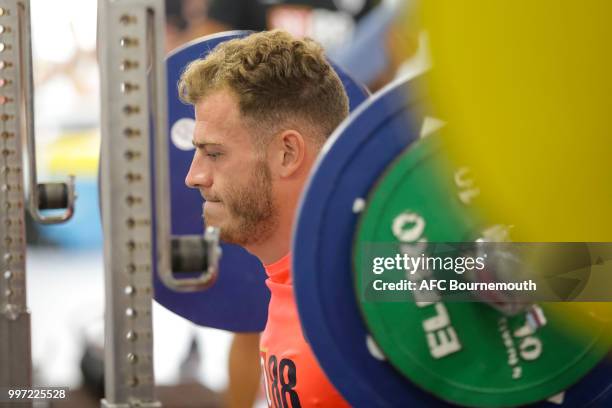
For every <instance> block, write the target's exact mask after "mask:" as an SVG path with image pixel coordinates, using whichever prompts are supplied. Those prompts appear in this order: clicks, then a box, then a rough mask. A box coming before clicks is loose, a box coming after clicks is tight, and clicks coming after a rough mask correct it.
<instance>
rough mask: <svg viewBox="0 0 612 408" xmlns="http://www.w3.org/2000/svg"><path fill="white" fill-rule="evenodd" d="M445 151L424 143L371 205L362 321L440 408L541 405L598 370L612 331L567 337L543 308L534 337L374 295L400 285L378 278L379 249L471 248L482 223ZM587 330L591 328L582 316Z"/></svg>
mask: <svg viewBox="0 0 612 408" xmlns="http://www.w3.org/2000/svg"><path fill="white" fill-rule="evenodd" d="M441 151H442V147H441V142H440V140H439V138H438V135H432V136H429V137H427V138H425V139H423V140H420V141H419V142H418V143H417V144H415V145H413V146H412V147H410V148H409V149H408V150H407V151H406V152H405V153H404V154H403V155H401V156H400V157H399V158H398V159H397V160H396V161H395V162H394V163H393V164H392V165H391V166H390V167H389V168H388V169H387V171H386V173H385V174H384V175H383V177H382V178H381V179H380V180H379V181H378V183H377V185H376V186H375V188H374V189H373V190H372V191H371V193H370V195H369V197H368V199H367V203H366V206H365V208H364V209H363V211H362V214H361V216H360V219H359V225H358V229H357V233H356V234H355V241H354V248H353V249H354V253H353V265H354V282H355V289H356V293H357V299H358V303H359V305H360V308H361V312H362V314H363V318H364V320H365V322H366V325H367V327H368V328H369V330H370V332H371V334H372V336H373V338H374V340H375V342H376V344H377V345H378V346H379V348H380V349H381V351H382V353H383V354H384V355H385V357H386V358H387V359H388V360H389V362H390V363H391V364H392V365H393V366H394V367H395V368H396V369H397V370H398V371H400V372H401V373H402V374H403V375H404V376H405V377H407V378H408V379H410V380H411V381H412V382H414V383H416V384H417V385H419V386H420V387H422V388H424V389H425V390H427V391H429V392H430V393H433V394H434V395H436V396H437V397H439V398H441V399H443V400H446V401H449V402H452V403H456V404H460V405H466V406H474V407H501V406H517V405H523V404H529V403H533V402H537V401H541V400H544V399H546V398H548V397H550V396H552V395H555V394H556V393H559V392H561V391H563V390H565V389H567V388H568V387H570V386H571V385H572V384H575V383H577V382H578V381H579V380H580V379H581V378H582V377H583V376H584V375H585V374H587V373H588V371H590V370H591V369H592V368H593V367H594V366H595V365H596V364H597V363H598V362H599V361H601V360H602V358H603V357H604V355H605V354H606V353H607V352H608V351H609V346H610V344H609V340H607V338H609V337H611V336H610V327H609V326H604V325H603V324H597V323H596V322H595V321H593V322H592V323H593V324H592V325H584V326H583V328H582V332H581V333H580V335H579V336H578V335H570V334H569V331H568V329H567V325H566V324H565V323H566V322H565V321H564V319H563V316H562V315H560V314H559V313H554V314H553V313H550V311H549V310H548V309H547V306H546V304H542V305H540V306H541V309H542V311H543V313H544V314H545V315H546V318H547V321H548V323H547V324H546V325H545V326H544V327H541V328H539V329H538V330H537V331H534V330H532V329H531V328H530V326H528V325H527V324H526V318H525V315H524V314H519V315H517V316H514V317H506V316H504V315H503V314H501V313H500V312H498V311H496V310H495V309H493V308H491V307H489V306H487V305H486V304H483V303H478V302H463V303H459V302H448V301H447V302H444V301H437V302H416V301H415V298H414V296H418V294H416V295H415V292H413V291H405V292H406V294H405V295H404V296H408V297H410V299H405V298H404V299H403V301H397V299H395V300H396V301H388V300H385V299H384V298H373V297H372V294H371V293H370V292H368V291H370V290H371V284H372V282H373V280H375V279H381V280H382V281H383V282H393V281H396V278H397V276H395V277H394V276H393V275H392V274H388V273H387V272H383V273H381V274H379V275H374V274H373V273H372V264H371V263H369V262H370V258H371V257H372V251H373V250H372V248H373V247H376V245H379V246H378V247H376V248H378V249H376V250H377V251H383V252H384V250H385V249H386V251H387V252H394V251H396V250H399V249H400V248H403V250H406V249H405V248H407V247H406V246H403V247H400V239H401V240H402V241H401V243H403V244H405V243H406V242H412V244H410V245H409V246H408V248H413V249H414V248H417V249H418V250H417V251H416V252H419V253H420V252H421V251H427V249H426V247H427V246H429V245H431V244H432V243H436V242H438V243H440V242H465V241H469V240H473V239H475V236H476V235H475V231H476V230H478V227H479V226H480V223H481V221H479V218H478V217H477V216H476V215H477V214H476V213H475V212H474V211H473V208H472V207H473V206H472V205H468V204H466V203H469V202H470V200H469V199H466V197H469V195H470V194H469V192H467V193H466V190H465V188H466V186H467V187H469V183H463V184H462V188H463V190H462V189H460V188H458V185H457V181H456V180H457V178H456V177H457V175H458V174H461V171H463V170H461V171H460V172H459V173H458V172H457V169H455V168H453V166H451V165H450V164H449V163H448V162H447V161H446V160H445V159H444V158H443V157H444V156H443V155H442V154H441ZM398 220H399V221H398ZM398 223H399V224H398ZM400 227H401V228H400ZM415 242H416V243H415ZM381 248H382V249H381ZM416 252H415V253H414V254H413V255H415V256H418V254H417V253H416ZM379 255H380V253H379ZM382 255H386V254H384V253H383V254H382ZM364 259H365V260H366V261H365V262H364ZM368 294H369V295H370V296H368ZM563 306H564V307H571V306H572V305H571V304H565V305H563ZM584 320H585V321H586V322H588V321H591V320H593V318H592V317H590V315H589V314H588V313H586V312H585V315H584ZM585 327H589V329H586V328H585ZM606 334H607V335H606Z"/></svg>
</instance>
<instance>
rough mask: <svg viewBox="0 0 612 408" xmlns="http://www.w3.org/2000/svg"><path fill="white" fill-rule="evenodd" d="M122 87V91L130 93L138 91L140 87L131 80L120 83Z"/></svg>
mask: <svg viewBox="0 0 612 408" xmlns="http://www.w3.org/2000/svg"><path fill="white" fill-rule="evenodd" d="M120 89H121V92H122V93H130V92H132V91H137V90H138V89H140V87H139V86H138V84H133V83H131V82H122V83H121V85H120Z"/></svg>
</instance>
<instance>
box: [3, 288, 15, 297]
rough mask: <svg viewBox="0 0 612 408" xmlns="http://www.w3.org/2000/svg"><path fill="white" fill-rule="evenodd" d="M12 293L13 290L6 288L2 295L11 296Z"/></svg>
mask: <svg viewBox="0 0 612 408" xmlns="http://www.w3.org/2000/svg"><path fill="white" fill-rule="evenodd" d="M12 295H13V291H12V290H10V289H7V290H5V291H4V296H6V297H11V296H12Z"/></svg>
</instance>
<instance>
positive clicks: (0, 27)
mask: <svg viewBox="0 0 612 408" xmlns="http://www.w3.org/2000/svg"><path fill="white" fill-rule="evenodd" d="M4 31H5V28H4V26H3V25H2V24H0V34H2V33H4Z"/></svg>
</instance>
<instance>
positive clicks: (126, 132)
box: [123, 127, 140, 137]
mask: <svg viewBox="0 0 612 408" xmlns="http://www.w3.org/2000/svg"><path fill="white" fill-rule="evenodd" d="M123 135H124V136H125V137H134V136H140V130H138V129H134V128H129V127H128V128H125V129H123Z"/></svg>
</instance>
